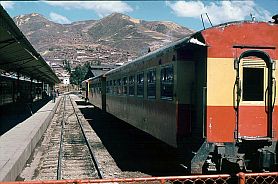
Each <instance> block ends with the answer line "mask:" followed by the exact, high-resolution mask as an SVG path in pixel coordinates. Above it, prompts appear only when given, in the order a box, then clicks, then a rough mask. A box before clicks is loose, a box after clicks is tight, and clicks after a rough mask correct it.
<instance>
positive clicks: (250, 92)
mask: <svg viewBox="0 0 278 184" xmlns="http://www.w3.org/2000/svg"><path fill="white" fill-rule="evenodd" d="M242 96H243V98H242V100H243V101H263V100H264V69H263V68H243V95H242Z"/></svg>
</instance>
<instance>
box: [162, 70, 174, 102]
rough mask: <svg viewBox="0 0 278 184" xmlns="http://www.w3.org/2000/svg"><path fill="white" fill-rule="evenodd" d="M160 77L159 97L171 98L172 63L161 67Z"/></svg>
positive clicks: (172, 83)
mask: <svg viewBox="0 0 278 184" xmlns="http://www.w3.org/2000/svg"><path fill="white" fill-rule="evenodd" d="M160 79H161V85H160V94H161V99H165V100H172V99H173V90H174V69H173V65H171V66H167V67H165V68H162V69H161V73H160Z"/></svg>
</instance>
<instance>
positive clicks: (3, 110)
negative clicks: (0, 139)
mask: <svg viewBox="0 0 278 184" xmlns="http://www.w3.org/2000/svg"><path fill="white" fill-rule="evenodd" d="M47 102H49V100H48V99H44V100H38V101H35V102H32V103H11V104H6V105H2V106H0V135H3V134H4V133H6V132H7V131H9V130H10V129H12V128H13V127H15V126H16V125H17V124H19V123H21V122H23V121H24V120H26V119H27V118H29V117H30V116H31V115H32V113H35V112H37V111H38V110H39V109H40V108H42V107H43V106H44V105H45V104H47Z"/></svg>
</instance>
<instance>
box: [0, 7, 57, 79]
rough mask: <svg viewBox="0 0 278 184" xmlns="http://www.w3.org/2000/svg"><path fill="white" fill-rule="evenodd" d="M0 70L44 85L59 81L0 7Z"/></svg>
mask: <svg viewBox="0 0 278 184" xmlns="http://www.w3.org/2000/svg"><path fill="white" fill-rule="evenodd" d="M0 70H5V71H6V72H16V73H19V74H21V75H24V76H27V77H29V78H31V79H36V80H39V81H43V82H46V83H50V84H54V83H59V82H60V80H59V79H58V77H57V76H56V74H55V73H54V71H53V70H52V69H51V68H50V66H49V65H48V64H47V63H46V62H45V60H44V59H43V58H42V57H41V55H40V54H39V53H38V52H37V51H36V50H35V49H34V48H33V46H32V45H31V43H30V42H29V41H28V40H27V39H26V37H25V36H24V35H23V33H22V32H21V31H20V30H19V28H18V27H17V26H16V24H15V23H14V21H13V19H12V18H11V17H10V16H9V15H8V13H7V12H6V11H5V10H4V9H3V7H2V6H1V5H0Z"/></svg>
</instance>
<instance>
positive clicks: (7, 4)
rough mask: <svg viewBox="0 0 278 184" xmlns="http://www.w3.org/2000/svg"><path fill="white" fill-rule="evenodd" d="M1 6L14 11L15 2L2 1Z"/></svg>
mask: <svg viewBox="0 0 278 184" xmlns="http://www.w3.org/2000/svg"><path fill="white" fill-rule="evenodd" d="M0 4H1V5H2V6H3V7H4V9H13V8H14V5H15V2H12V1H0Z"/></svg>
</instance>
